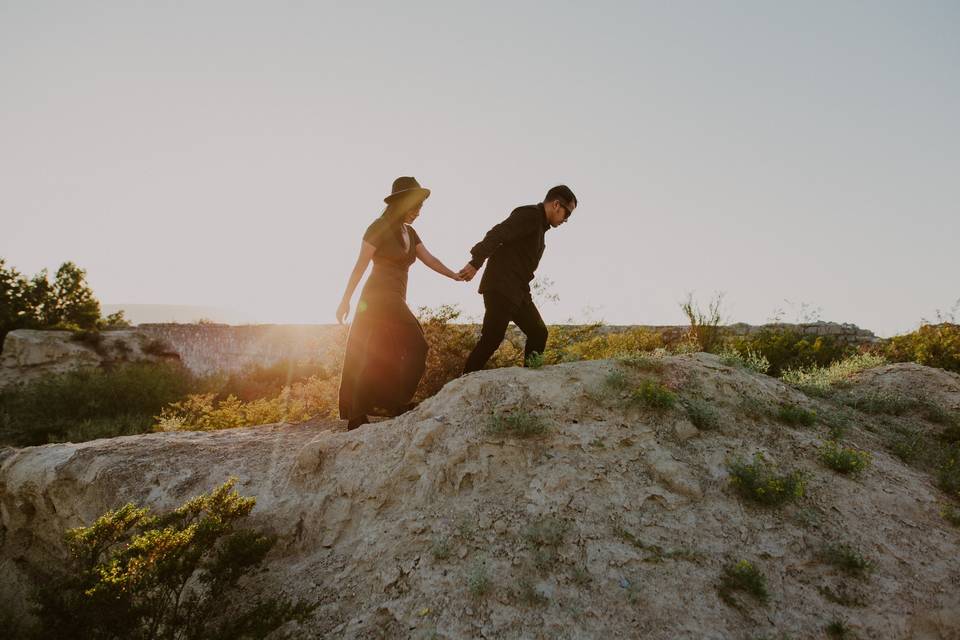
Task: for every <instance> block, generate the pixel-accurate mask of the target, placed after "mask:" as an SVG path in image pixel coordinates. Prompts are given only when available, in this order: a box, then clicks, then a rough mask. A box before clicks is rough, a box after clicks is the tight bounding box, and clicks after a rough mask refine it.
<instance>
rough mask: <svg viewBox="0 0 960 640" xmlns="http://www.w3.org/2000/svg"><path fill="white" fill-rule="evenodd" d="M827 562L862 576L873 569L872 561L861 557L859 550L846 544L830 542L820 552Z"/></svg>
mask: <svg viewBox="0 0 960 640" xmlns="http://www.w3.org/2000/svg"><path fill="white" fill-rule="evenodd" d="M820 556H821V558H822V559H823V561H824V562H826V563H827V564H831V565H833V566H835V567H837V568H838V569H841V570H843V571H844V572H846V573H849V574H850V575H854V576H863V575H864V574H866V573H869V572H870V571H871V570H872V569H873V563H872V562H870V561H869V560H867V559H866V558H864V557H863V554H862V553H860V550H859V549H857V548H855V547H852V546H850V545H848V544H831V545H827V546H826V547H824V549H823V551H822V552H821V553H820Z"/></svg>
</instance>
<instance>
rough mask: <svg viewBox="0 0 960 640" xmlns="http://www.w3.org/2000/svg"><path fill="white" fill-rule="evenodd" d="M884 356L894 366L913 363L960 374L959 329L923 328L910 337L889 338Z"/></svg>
mask: <svg viewBox="0 0 960 640" xmlns="http://www.w3.org/2000/svg"><path fill="white" fill-rule="evenodd" d="M885 355H886V357H887V358H888V359H889V360H891V361H893V362H916V363H918V364H922V365H926V366H928V367H939V368H940V369H946V370H947V371H953V372H954V373H960V325H958V324H955V323H953V322H941V323H939V324H924V325H922V326H921V327H920V328H919V329H917V330H916V331H914V332H912V333H908V334H906V335H902V336H894V337H893V338H890V340H889V342H887V344H886V349H885Z"/></svg>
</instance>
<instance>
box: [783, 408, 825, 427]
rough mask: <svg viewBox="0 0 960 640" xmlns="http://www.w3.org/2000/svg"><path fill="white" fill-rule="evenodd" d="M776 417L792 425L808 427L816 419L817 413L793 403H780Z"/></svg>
mask: <svg viewBox="0 0 960 640" xmlns="http://www.w3.org/2000/svg"><path fill="white" fill-rule="evenodd" d="M777 419H779V420H780V421H781V422H783V423H785V424H789V425H790V426H793V427H796V426H804V427H809V426H812V425H813V424H814V423H815V422H816V421H817V414H816V412H814V411H808V410H807V409H804V408H803V407H801V406H798V405H795V404H782V405H780V408H779V409H778V410H777Z"/></svg>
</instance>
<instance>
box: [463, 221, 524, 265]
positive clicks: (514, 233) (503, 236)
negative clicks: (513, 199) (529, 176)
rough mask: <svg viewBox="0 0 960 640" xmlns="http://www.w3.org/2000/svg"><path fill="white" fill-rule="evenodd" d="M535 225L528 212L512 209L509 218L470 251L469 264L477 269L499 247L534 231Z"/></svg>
mask: <svg viewBox="0 0 960 640" xmlns="http://www.w3.org/2000/svg"><path fill="white" fill-rule="evenodd" d="M536 225H537V218H536V215H531V212H530V211H529V210H523V209H514V211H513V213H511V214H510V217H509V218H507V219H506V220H504V221H503V222H501V223H500V224H498V225H496V226H494V227H493V228H492V229H490V231H487V235H485V236H484V237H483V240H481V241H480V242H478V243H477V244H476V245H474V247H473V249H470V255H471V256H472V258H471V260H470V264H471V265H473V268H474V269H479V268H480V267H482V266H483V263H484V262H486V260H487V258H489V257H490V256H491V255H493V252H494V251H496V250H497V249H498V248H499V247H500V245H502V244H504V243H506V242H510V241H511V240H514V239H516V238H519V237H520V236H523V235H526V234H528V233H532V232H534V231H536V230H537V226H536Z"/></svg>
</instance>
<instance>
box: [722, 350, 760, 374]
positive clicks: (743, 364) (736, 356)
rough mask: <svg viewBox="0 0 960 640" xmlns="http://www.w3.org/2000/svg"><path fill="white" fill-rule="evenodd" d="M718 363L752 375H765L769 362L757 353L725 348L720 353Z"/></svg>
mask: <svg viewBox="0 0 960 640" xmlns="http://www.w3.org/2000/svg"><path fill="white" fill-rule="evenodd" d="M720 362H722V363H723V364H725V365H727V366H728V367H739V368H741V369H747V370H748V371H753V372H754V373H760V374H763V375H766V373H767V372H768V371H769V370H770V361H769V360H767V358H766V356H764V355H763V354H762V353H760V352H759V351H754V350H752V349H745V350H744V351H743V352H740V351H736V350H735V349H731V348H727V349H725V350H724V351H721V352H720Z"/></svg>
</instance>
